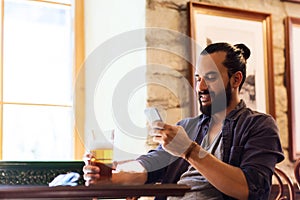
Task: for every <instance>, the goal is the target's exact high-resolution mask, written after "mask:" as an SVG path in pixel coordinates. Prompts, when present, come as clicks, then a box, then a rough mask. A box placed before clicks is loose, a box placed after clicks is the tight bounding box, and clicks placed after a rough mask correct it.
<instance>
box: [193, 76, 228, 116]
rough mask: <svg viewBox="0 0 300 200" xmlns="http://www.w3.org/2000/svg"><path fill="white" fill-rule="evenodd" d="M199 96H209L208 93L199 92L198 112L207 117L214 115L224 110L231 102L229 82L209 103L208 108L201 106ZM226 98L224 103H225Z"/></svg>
mask: <svg viewBox="0 0 300 200" xmlns="http://www.w3.org/2000/svg"><path fill="white" fill-rule="evenodd" d="M201 94H209V91H208V90H206V91H203V92H201V93H200V92H199V94H198V95H199V96H198V98H199V104H200V111H201V112H202V113H203V114H205V115H207V116H211V115H213V114H215V113H218V112H220V111H223V110H225V109H226V108H227V107H228V105H229V103H230V102H231V100H232V92H231V86H230V82H228V84H227V86H226V88H225V91H223V92H221V93H220V94H218V95H216V96H215V97H214V99H213V101H211V104H210V105H208V106H203V105H202V103H201V99H200V97H201ZM225 98H226V101H225Z"/></svg>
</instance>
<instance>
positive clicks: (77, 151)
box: [0, 0, 85, 161]
mask: <svg viewBox="0 0 300 200" xmlns="http://www.w3.org/2000/svg"><path fill="white" fill-rule="evenodd" d="M28 1H36V2H43V3H49V4H59V5H67V6H73V8H72V17H73V19H72V21H73V34H74V35H73V38H74V41H73V42H74V43H73V44H74V49H73V55H74V57H73V59H74V62H73V85H74V84H75V81H76V76H77V74H78V72H79V70H80V68H81V66H82V63H83V61H84V58H85V53H84V49H85V48H84V46H85V43H84V1H82V0H73V2H72V3H73V5H72V4H66V3H61V2H58V1H45V0H28ZM3 19H4V0H0V145H1V148H0V160H2V159H3V149H2V147H3V145H2V144H3V142H4V141H3V104H4V103H3V27H4V26H3V25H4V20H3ZM74 98H75V99H76V102H79V103H78V104H76V107H75V109H74V112H75V113H77V112H76V110H77V109H84V104H83V103H84V96H78V95H76V91H75V94H74ZM83 117H84V116H83ZM76 118H77V116H76ZM80 119H83V118H80ZM80 121H82V122H84V120H80ZM76 122H77V121H76ZM78 127H83V126H79V125H77V124H74V128H73V138H74V141H73V144H74V148H73V150H74V152H73V155H74V158H73V159H74V161H75V160H82V156H83V153H84V145H83V143H84V142H83V141H82V138H80V137H79V134H78V131H82V129H81V128H78Z"/></svg>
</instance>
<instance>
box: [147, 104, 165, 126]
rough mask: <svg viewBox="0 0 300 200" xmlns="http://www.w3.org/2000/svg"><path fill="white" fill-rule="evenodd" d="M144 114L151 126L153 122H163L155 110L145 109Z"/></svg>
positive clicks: (153, 108)
mask: <svg viewBox="0 0 300 200" xmlns="http://www.w3.org/2000/svg"><path fill="white" fill-rule="evenodd" d="M144 112H145V115H146V117H147V120H148V122H149V124H152V123H153V122H157V121H160V122H163V120H162V118H161V116H160V114H159V112H158V110H157V108H155V107H149V108H146V109H145V111H144Z"/></svg>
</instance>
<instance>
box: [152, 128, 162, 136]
mask: <svg viewBox="0 0 300 200" xmlns="http://www.w3.org/2000/svg"><path fill="white" fill-rule="evenodd" d="M149 135H150V136H154V137H161V136H162V132H161V131H160V130H155V129H153V130H151V131H150V132H149Z"/></svg>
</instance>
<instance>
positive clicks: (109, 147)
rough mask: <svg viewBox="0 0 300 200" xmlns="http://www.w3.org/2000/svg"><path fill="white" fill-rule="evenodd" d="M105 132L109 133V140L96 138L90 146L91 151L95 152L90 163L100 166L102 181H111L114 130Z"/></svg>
mask: <svg viewBox="0 0 300 200" xmlns="http://www.w3.org/2000/svg"><path fill="white" fill-rule="evenodd" d="M104 134H109V140H105V139H104V138H102V139H100V138H96V139H95V140H94V141H93V142H92V144H91V146H90V152H91V154H93V158H92V159H91V160H90V163H91V164H92V165H97V166H98V167H99V168H100V180H101V181H109V180H110V179H111V176H112V169H113V148H114V145H113V140H114V130H109V131H105V133H104Z"/></svg>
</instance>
